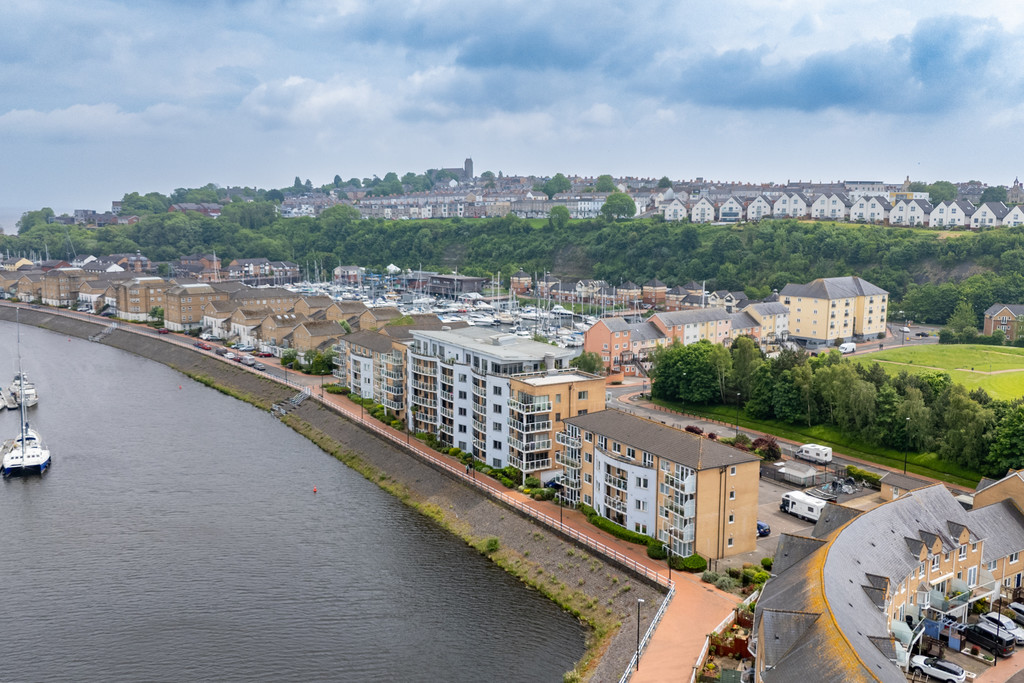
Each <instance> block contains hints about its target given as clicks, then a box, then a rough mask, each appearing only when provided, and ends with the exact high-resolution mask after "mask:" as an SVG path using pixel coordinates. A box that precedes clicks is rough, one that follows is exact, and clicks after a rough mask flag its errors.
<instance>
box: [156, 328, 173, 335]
mask: <svg viewBox="0 0 1024 683" xmlns="http://www.w3.org/2000/svg"><path fill="white" fill-rule="evenodd" d="M156 333H157V334H170V333H171V331H170V330H169V329H167V328H166V327H161V328H160V329H159V330H157V331H156Z"/></svg>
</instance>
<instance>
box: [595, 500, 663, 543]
mask: <svg viewBox="0 0 1024 683" xmlns="http://www.w3.org/2000/svg"><path fill="white" fill-rule="evenodd" d="M580 511H581V512H582V513H583V514H584V515H586V517H587V521H588V522H590V523H591V524H593V525H594V526H596V527H597V528H598V529H602V530H604V531H607V532H608V533H610V534H611V535H612V536H615V537H616V538H621V539H622V540H624V541H628V542H630V543H636V544H637V545H647V544H648V543H650V542H651V541H652V540H653V539H652V538H651V537H650V536H647V535H646V534H639V533H637V532H635V531H630V530H629V529H626V528H625V527H621V526H619V525H618V524H616V523H615V522H613V521H612V520H610V519H608V518H606V517H602V516H601V515H599V514H597V511H596V510H594V508H592V507H590V506H589V505H580Z"/></svg>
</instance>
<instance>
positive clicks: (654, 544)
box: [647, 541, 668, 560]
mask: <svg viewBox="0 0 1024 683" xmlns="http://www.w3.org/2000/svg"><path fill="white" fill-rule="evenodd" d="M647 557H649V558H651V559H652V560H664V559H665V558H666V557H668V550H666V549H665V544H664V543H662V542H661V541H650V542H648V543H647Z"/></svg>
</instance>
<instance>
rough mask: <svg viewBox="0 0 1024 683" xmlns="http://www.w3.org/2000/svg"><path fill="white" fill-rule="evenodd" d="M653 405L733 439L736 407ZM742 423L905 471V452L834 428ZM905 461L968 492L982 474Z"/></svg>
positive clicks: (934, 459)
mask: <svg viewBox="0 0 1024 683" xmlns="http://www.w3.org/2000/svg"><path fill="white" fill-rule="evenodd" d="M654 402H655V403H657V404H658V405H660V406H662V407H664V408H668V409H669V410H676V411H679V412H683V413H688V414H690V415H702V416H706V417H710V418H712V419H715V420H718V421H720V422H725V423H727V425H726V426H723V427H721V428H720V429H716V430H712V431H715V432H716V433H717V434H718V435H719V436H722V437H730V436H732V435H733V430H732V425H733V422H734V420H735V419H736V409H735V408H733V407H728V406H702V405H693V404H682V403H673V402H671V401H663V400H661V399H655V400H654ZM739 423H740V427H746V428H747V429H753V430H756V431H759V432H765V433H766V434H774V435H775V436H777V437H779V438H782V439H788V440H790V441H796V442H797V443H817V444H821V445H823V446H831V447H832V448H833V449H834V450H835V451H836V452H837V453H843V454H845V455H849V456H852V457H854V458H859V459H861V460H866V461H868V462H873V463H876V464H879V465H885V466H887V467H892V468H894V469H899V468H901V467H903V458H904V454H903V452H902V451H897V450H894V449H891V448H885V447H884V446H875V445H873V444H868V443H864V442H860V441H857V440H854V439H850V438H849V437H846V436H844V435H843V434H842V433H840V431H839V430H838V429H837V428H836V427H834V426H832V425H814V426H813V427H802V426H800V425H791V424H789V423H787V422H782V421H780V420H752V419H750V418H748V417H746V416H745V415H744V414H743V413H742V412H740V413H739ZM906 457H907V472H908V473H913V474H921V475H924V476H926V477H931V478H933V479H939V480H941V481H948V482H949V483H951V484H956V485H958V486H963V487H964V488H968V489H973V488H974V487H975V486H976V485H977V483H978V481H980V479H981V475H980V474H979V473H977V472H974V471H973V470H969V469H967V468H964V467H960V466H958V465H956V464H954V463H951V462H946V461H945V460H941V459H939V456H938V455H937V454H935V453H909V454H907V456H906Z"/></svg>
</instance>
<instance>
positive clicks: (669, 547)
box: [665, 536, 672, 588]
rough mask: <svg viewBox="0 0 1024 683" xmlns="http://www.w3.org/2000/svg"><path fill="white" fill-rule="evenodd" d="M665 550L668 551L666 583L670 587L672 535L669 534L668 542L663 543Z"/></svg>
mask: <svg viewBox="0 0 1024 683" xmlns="http://www.w3.org/2000/svg"><path fill="white" fill-rule="evenodd" d="M665 550H667V551H668V585H669V588H671V587H672V537H671V536H669V538H668V543H667V544H666V545H665Z"/></svg>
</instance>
